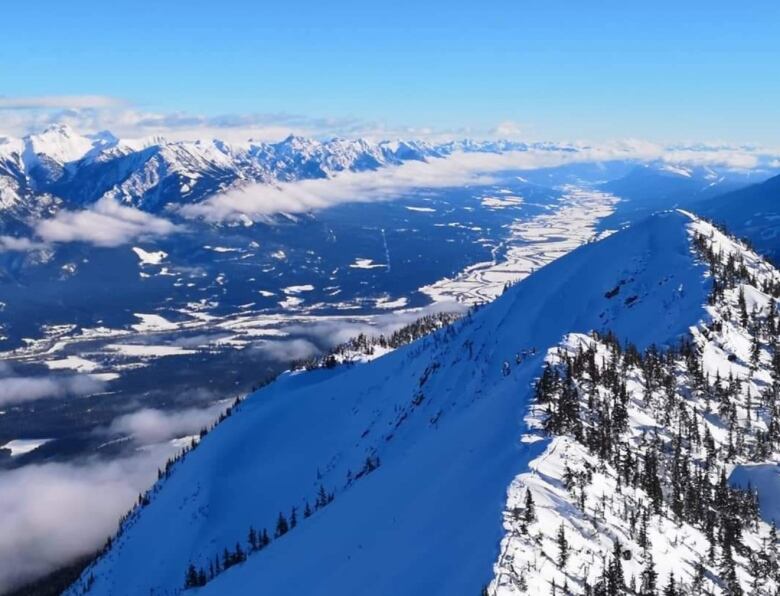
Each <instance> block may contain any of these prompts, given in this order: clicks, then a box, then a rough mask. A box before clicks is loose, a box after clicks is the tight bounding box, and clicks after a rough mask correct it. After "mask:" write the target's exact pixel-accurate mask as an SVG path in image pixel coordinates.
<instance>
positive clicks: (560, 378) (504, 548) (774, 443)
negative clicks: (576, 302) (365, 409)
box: [488, 221, 780, 595]
mask: <svg viewBox="0 0 780 596" xmlns="http://www.w3.org/2000/svg"><path fill="white" fill-rule="evenodd" d="M689 230H690V233H691V235H692V237H693V244H694V247H695V250H696V252H697V254H698V255H699V257H700V258H701V259H702V260H703V261H705V262H707V264H708V266H709V268H710V272H711V276H712V280H713V287H712V291H711V294H710V300H709V304H708V306H707V313H708V316H707V318H706V319H705V320H703V321H702V322H700V323H699V324H698V325H696V326H694V327H692V329H691V333H690V335H689V336H688V337H687V338H686V339H685V340H684V341H683V342H682V343H680V344H679V345H678V346H676V347H672V348H667V349H664V350H661V351H659V350H657V349H655V348H652V349H648V350H646V351H645V352H643V353H642V352H640V351H638V350H637V349H636V348H635V347H633V346H625V345H621V343H620V342H619V341H617V340H616V339H615V338H614V337H613V336H609V335H607V336H605V335H603V334H602V335H596V334H593V335H583V334H570V335H568V336H567V337H566V338H565V340H564V341H563V342H562V343H561V344H560V345H559V346H558V347H556V348H553V349H551V350H550V351H549V353H548V357H547V367H546V368H545V370H544V373H543V374H542V376H541V378H540V379H539V381H538V382H537V384H536V395H535V400H534V402H533V404H532V407H531V409H530V410H529V414H528V417H527V419H526V422H527V424H528V426H529V427H530V428H531V429H536V432H535V433H532V434H529V435H527V437H526V440H527V441H538V442H540V443H541V444H543V445H545V448H544V451H543V452H542V453H541V454H540V455H539V456H538V457H536V458H535V459H534V460H533V461H531V463H530V465H529V466H528V470H527V471H526V472H524V473H522V474H520V475H519V476H518V477H517V478H516V479H515V480H514V481H513V483H512V485H511V487H510V490H509V498H508V503H507V507H506V510H505V514H504V515H505V529H506V532H507V533H506V536H505V538H504V539H503V541H502V545H501V553H500V555H499V557H498V560H497V563H496V568H495V570H496V576H495V579H494V581H493V582H492V583H491V586H490V589H489V590H488V593H489V594H491V595H492V594H496V595H499V594H500V595H508V594H525V593H530V594H541V593H549V592H551V591H555V589H556V588H557V589H558V590H560V591H561V592H562V593H568V594H588V593H592V594H623V593H630V594H655V593H657V592H659V591H661V589H662V588H663V589H664V590H666V591H664V593H665V594H667V593H673V594H773V593H776V591H777V589H778V586H779V585H780V567H779V566H778V562H780V559H779V558H778V551H777V546H778V545H777V536H776V534H775V531H774V528H773V527H771V526H770V525H768V524H767V523H766V522H767V521H772V520H774V519H776V518H777V515H778V507H777V502H778V501H777V493H776V490H777V486H778V474H777V470H778V466H777V462H778V459H779V458H780V433H779V430H780V427H778V422H779V421H780V418H779V416H780V410H779V409H778V406H779V405H780V404H779V403H778V397H780V334H779V333H778V332H779V331H780V313H778V309H777V303H776V299H777V298H780V273H778V272H777V271H776V270H775V269H774V268H773V267H771V266H770V265H769V264H768V263H767V262H765V261H763V260H762V259H761V258H759V257H758V256H757V255H756V254H755V253H753V252H751V251H750V250H748V249H747V248H746V247H745V246H744V245H741V244H739V243H737V242H735V241H734V240H732V239H730V238H728V237H727V236H725V235H724V234H723V233H721V232H719V231H718V230H717V229H715V228H713V226H711V225H709V224H707V223H705V222H703V221H694V222H692V223H691V224H690V226H689ZM731 476H733V478H732V484H733V485H735V486H738V487H739V488H735V487H734V486H731V485H730V484H729V483H728V481H727V479H728V478H729V477H731ZM754 489H757V492H754ZM759 504H760V507H759ZM760 514H761V515H762V516H763V518H764V521H762V520H761V519H760Z"/></svg>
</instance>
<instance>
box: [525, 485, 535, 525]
mask: <svg viewBox="0 0 780 596" xmlns="http://www.w3.org/2000/svg"><path fill="white" fill-rule="evenodd" d="M523 519H524V520H525V522H526V523H527V524H530V523H532V522H534V521H536V505H535V504H534V496H533V495H532V494H531V489H530V488H526V489H525V511H524V512H523Z"/></svg>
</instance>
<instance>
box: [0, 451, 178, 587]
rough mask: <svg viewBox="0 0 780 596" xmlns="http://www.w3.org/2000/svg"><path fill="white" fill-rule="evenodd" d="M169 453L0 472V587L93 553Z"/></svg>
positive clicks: (47, 465)
mask: <svg viewBox="0 0 780 596" xmlns="http://www.w3.org/2000/svg"><path fill="white" fill-rule="evenodd" d="M174 452H175V449H174V448H173V447H172V446H170V445H158V446H155V447H154V448H153V449H148V450H144V451H142V452H139V453H137V454H136V455H135V456H133V457H130V458H123V459H119V460H115V461H112V462H105V461H97V460H91V461H87V462H82V463H79V464H75V463H73V464H60V463H50V464H43V465H29V466H25V467H23V468H19V469H16V470H10V471H5V472H0V528H2V529H3V531H2V532H0V561H2V565H0V593H5V592H6V591H8V590H10V589H12V588H14V587H16V586H18V585H20V584H22V583H24V582H26V581H30V580H32V579H34V578H36V577H40V576H41V575H44V574H46V573H48V572H50V571H53V570H54V569H57V568H58V567H60V566H62V565H64V564H66V563H69V562H70V561H73V560H75V559H76V558H77V557H80V556H84V555H88V554H91V553H93V552H95V551H96V550H97V549H98V548H99V547H100V546H101V545H102V544H103V542H104V541H105V539H106V538H107V537H108V536H109V535H111V534H112V533H113V532H114V531H115V530H116V527H117V522H118V520H119V518H120V516H121V515H122V514H124V513H125V512H126V511H127V510H128V509H129V508H130V507H131V506H132V505H133V504H134V502H135V499H136V498H137V497H138V494H139V492H141V491H142V490H144V489H146V488H147V487H149V486H150V485H151V483H152V482H153V481H154V479H155V478H156V471H157V467H158V466H160V465H162V464H163V462H165V460H166V459H167V458H168V457H170V456H171V455H172V454H173V453H174Z"/></svg>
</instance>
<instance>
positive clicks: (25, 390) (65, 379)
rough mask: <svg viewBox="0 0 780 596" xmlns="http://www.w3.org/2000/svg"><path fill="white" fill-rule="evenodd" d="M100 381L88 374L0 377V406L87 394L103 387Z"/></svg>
mask: <svg viewBox="0 0 780 596" xmlns="http://www.w3.org/2000/svg"><path fill="white" fill-rule="evenodd" d="M104 387H105V385H104V383H103V382H102V381H100V380H98V379H95V378H93V377H90V376H89V375H67V376H65V375H62V376H59V375H51V376H47V377H23V376H6V377H2V378H0V406H3V405H6V404H18V403H23V402H28V401H34V400H38V399H45V398H51V397H65V396H68V395H73V396H76V395H89V394H92V393H98V392H100V391H102V390H103V389H104Z"/></svg>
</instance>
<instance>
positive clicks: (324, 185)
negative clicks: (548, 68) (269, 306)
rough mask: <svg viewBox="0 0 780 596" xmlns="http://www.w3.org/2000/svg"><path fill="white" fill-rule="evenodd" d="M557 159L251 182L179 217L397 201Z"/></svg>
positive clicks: (435, 164)
mask: <svg viewBox="0 0 780 596" xmlns="http://www.w3.org/2000/svg"><path fill="white" fill-rule="evenodd" d="M556 157H557V156H555V155H547V154H545V153H543V152H530V151H528V152H526V151H522V152H521V151H516V152H508V153H502V154H497V153H455V154H453V155H451V156H449V157H445V158H431V159H430V160H429V161H427V162H421V161H408V162H405V163H403V164H401V165H398V166H388V167H384V168H380V169H378V170H374V171H370V172H342V173H340V174H338V175H335V176H333V177H332V178H329V179H316V180H300V181H297V182H286V183H281V184H277V185H272V184H253V185H250V186H246V187H244V188H240V189H235V190H230V191H228V192H225V193H222V194H219V195H216V196H214V197H211V198H210V199H207V200H206V201H204V202H202V203H198V204H195V205H186V206H185V207H183V208H182V209H181V213H182V214H184V215H185V216H187V217H202V218H204V219H206V220H209V221H222V220H231V219H237V218H241V217H242V216H245V217H249V218H251V219H263V218H265V217H268V216H271V215H273V214H276V213H301V212H306V211H311V210H317V209H324V208H326V207H331V206H333V205H337V204H339V203H346V202H369V201H381V200H388V199H393V198H397V197H398V196H399V195H401V194H402V193H404V192H408V191H410V190H413V189H417V188H449V187H457V186H465V185H473V184H489V183H491V182H493V181H494V178H493V177H492V176H491V174H492V173H495V172H497V171H500V170H507V169H511V168H530V167H542V166H544V165H554V164H555V163H556V161H557V159H556Z"/></svg>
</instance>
